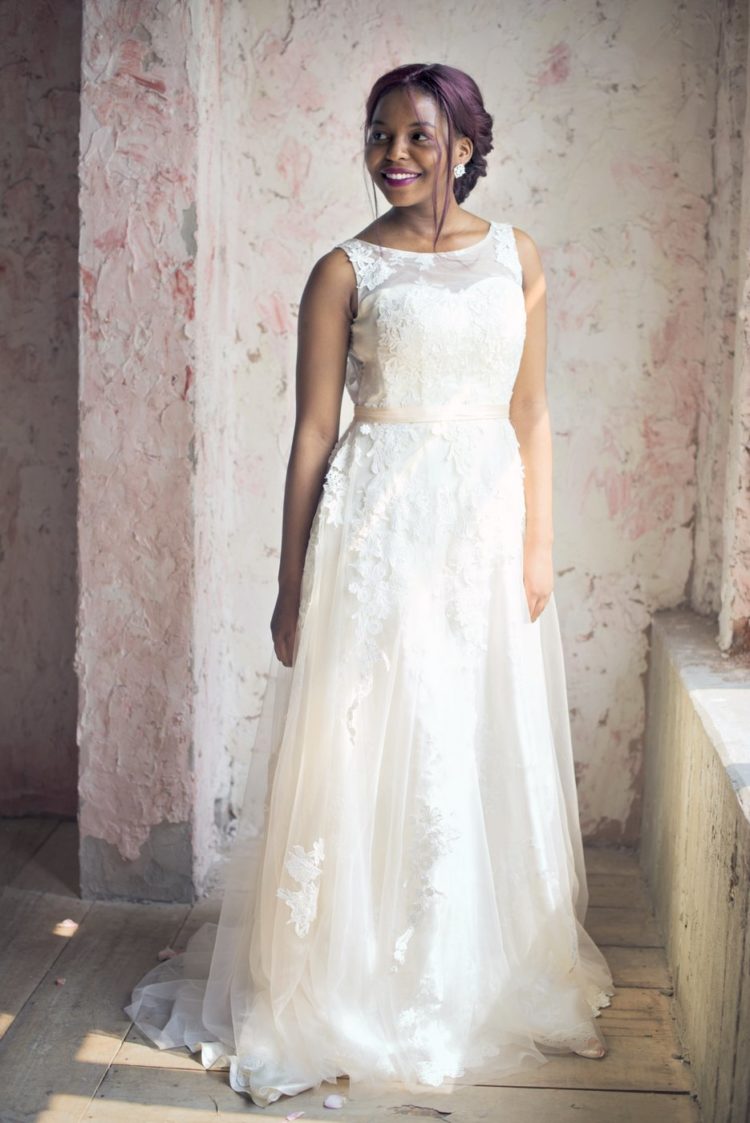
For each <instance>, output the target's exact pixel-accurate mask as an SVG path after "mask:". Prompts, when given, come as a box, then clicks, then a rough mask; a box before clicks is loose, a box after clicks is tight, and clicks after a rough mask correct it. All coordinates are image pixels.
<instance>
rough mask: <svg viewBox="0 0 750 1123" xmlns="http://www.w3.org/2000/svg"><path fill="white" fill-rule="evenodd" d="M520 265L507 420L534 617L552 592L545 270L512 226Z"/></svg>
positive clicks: (526, 238)
mask: <svg viewBox="0 0 750 1123" xmlns="http://www.w3.org/2000/svg"><path fill="white" fill-rule="evenodd" d="M515 234H516V244H517V246H518V256H519V258H520V260H521V266H522V268H523V293H524V300H525V303H526V343H525V345H524V349H523V356H522V358H521V366H520V369H519V372H518V377H517V379H516V384H515V387H514V390H513V398H512V400H511V403H510V420H511V422H512V424H513V428H514V429H515V431H516V436H517V437H518V443H519V445H520V447H521V458H522V460H523V466H524V495H525V500H526V530H525V535H524V561H523V583H524V588H525V590H526V599H527V601H528V605H529V613H530V615H531V619H532V621H534V620H536V619H537V617H538V616H539V615H540V614H541V612H542V610H543V609H544V606H545V605H546V603H547V601H548V600H549V598H550V596H551V594H552V586H553V583H554V569H553V561H552V543H553V539H554V528H553V520H552V433H551V428H550V419H549V409H548V404H547V388H546V371H547V298H546V283H545V279H544V270H543V269H542V263H541V260H540V257H539V251H538V250H537V248H536V245H535V244H534V242H533V240H532V239H531V238H530V237H529V235H528V234H525V233H524V232H523V231H522V230H516V231H515Z"/></svg>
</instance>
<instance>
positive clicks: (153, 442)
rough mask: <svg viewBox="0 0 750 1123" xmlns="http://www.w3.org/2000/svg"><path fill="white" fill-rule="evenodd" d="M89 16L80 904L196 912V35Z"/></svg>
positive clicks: (155, 11) (89, 12)
mask: <svg viewBox="0 0 750 1123" xmlns="http://www.w3.org/2000/svg"><path fill="white" fill-rule="evenodd" d="M194 15H195V12H194V10H193V9H192V8H191V6H190V5H189V4H186V3H181V2H171V0H164V2H161V3H156V4H152V3H118V4H103V5H100V4H98V3H93V2H92V3H87V4H86V5H85V19H84V27H83V66H82V79H83V80H82V91H81V101H82V107H81V108H82V112H81V162H80V176H81V256H80V266H81V318H80V329H81V381H80V490H79V520H78V527H79V549H80V581H81V584H80V599H79V617H78V628H79V641H78V648H77V657H76V658H77V671H78V675H79V682H80V711H79V742H80V749H81V775H80V800H81V804H80V827H81V840H82V841H81V868H82V880H83V888H84V892H86V893H90V894H92V895H113V896H144V897H157V898H158V897H166V898H170V897H182V898H189V897H190V896H191V894H192V892H193V886H194V882H195V869H194V860H195V858H194V856H195V854H196V853H203V852H205V851H206V849H207V848H209V840H207V839H206V838H204V837H203V836H202V835H201V833H200V829H199V830H198V833H197V834H196V822H197V820H198V819H199V818H200V819H201V822H204V820H203V819H202V817H200V816H197V814H196V808H197V806H198V804H199V803H200V783H199V781H200V766H196V760H195V749H194V722H195V712H196V686H195V675H194V644H193V611H194V605H195V587H196V572H197V569H196V562H195V529H194V512H193V497H194V470H195V464H196V457H197V455H198V441H197V439H196V432H195V380H196V349H197V348H196V340H195V289H196V271H197V266H196V214H197V176H198V172H197V167H198V164H197V153H198V129H199V112H198V85H199V77H198V73H199V72H198V64H197V48H198V42H199V35H200V26H199V21H198V25H196V22H195V19H194Z"/></svg>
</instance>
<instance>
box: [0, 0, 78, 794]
mask: <svg viewBox="0 0 750 1123" xmlns="http://www.w3.org/2000/svg"><path fill="white" fill-rule="evenodd" d="M80 31H81V14H80V9H79V6H78V5H77V4H62V5H60V6H59V7H58V8H55V9H54V10H50V6H49V4H47V3H42V2H41V0H29V2H28V3H25V4H20V3H6V4H4V5H2V9H1V10H0V33H1V35H0V59H1V63H2V64H1V65H0V104H1V105H2V120H3V129H2V131H1V132H0V378H1V385H2V399H1V402H0V762H1V763H0V814H2V815H23V814H45V813H46V814H56V815H74V814H75V811H76V807H77V802H78V801H77V792H76V788H77V768H78V754H77V750H76V729H75V726H76V682H75V675H74V672H73V648H74V636H75V600H76V589H75V582H76V542H75V502H76V495H75V493H76V480H75V474H76V428H77V367H78V360H77V345H78V336H77V324H76V316H77V312H76V290H77V272H78V266H77V256H78V210H77V179H76V165H77V159H78V104H79V75H80Z"/></svg>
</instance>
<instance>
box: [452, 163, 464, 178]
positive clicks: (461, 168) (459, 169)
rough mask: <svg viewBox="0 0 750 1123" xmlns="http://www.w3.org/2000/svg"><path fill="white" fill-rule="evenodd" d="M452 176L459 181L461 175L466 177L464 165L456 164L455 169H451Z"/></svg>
mask: <svg viewBox="0 0 750 1123" xmlns="http://www.w3.org/2000/svg"><path fill="white" fill-rule="evenodd" d="M453 175H454V176H455V177H456V179H460V178H461V176H462V175H466V168H465V167H464V165H463V164H456V166H455V168H454V169H453Z"/></svg>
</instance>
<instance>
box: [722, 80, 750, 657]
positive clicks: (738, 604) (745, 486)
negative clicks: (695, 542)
mask: <svg viewBox="0 0 750 1123" xmlns="http://www.w3.org/2000/svg"><path fill="white" fill-rule="evenodd" d="M746 73H747V60H746ZM746 97H747V98H748V99H750V89H747V90H746ZM739 101H740V95H739V94H738V97H737V102H738V103H739ZM737 116H738V117H739V116H740V109H739V105H738V113H737ZM747 120H748V104H747V102H746V104H745V111H744V117H743V124H744V122H746V121H747ZM742 140H743V149H742V151H741V153H740V161H741V168H742V202H741V207H740V213H739V224H738V225H739V238H738V243H739V269H738V280H739V285H738V292H737V318H736V331H735V347H734V364H733V385H732V391H731V415H730V423H729V434H728V440H727V456H726V482H725V489H724V511H723V527H724V541H723V550H722V573H721V610H720V613H719V643H720V646H721V647H722V648H723V649H724V650H727V651H729V650H732V651H750V138H748V137H747V134H746V131H743V135H742Z"/></svg>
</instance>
